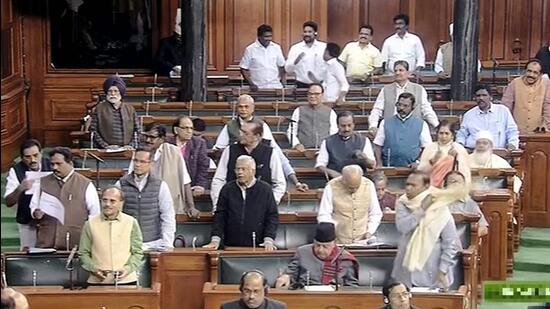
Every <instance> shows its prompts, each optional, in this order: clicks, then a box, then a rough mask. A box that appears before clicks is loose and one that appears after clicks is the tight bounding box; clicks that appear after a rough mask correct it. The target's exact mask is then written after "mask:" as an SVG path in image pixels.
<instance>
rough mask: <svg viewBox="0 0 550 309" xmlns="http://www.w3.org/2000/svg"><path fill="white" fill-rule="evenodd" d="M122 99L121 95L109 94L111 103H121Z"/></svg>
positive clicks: (108, 99)
mask: <svg viewBox="0 0 550 309" xmlns="http://www.w3.org/2000/svg"><path fill="white" fill-rule="evenodd" d="M120 100H121V97H120V96H116V95H111V96H108V97H107V101H109V102H111V103H113V104H114V103H119V102H120Z"/></svg>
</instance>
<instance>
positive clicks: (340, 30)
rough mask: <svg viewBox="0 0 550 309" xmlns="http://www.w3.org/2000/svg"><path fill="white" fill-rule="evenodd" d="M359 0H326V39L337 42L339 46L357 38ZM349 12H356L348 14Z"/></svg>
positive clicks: (359, 15)
mask: <svg viewBox="0 0 550 309" xmlns="http://www.w3.org/2000/svg"><path fill="white" fill-rule="evenodd" d="M360 7H361V1H359V0H350V1H339V0H329V1H328V16H327V21H328V24H329V25H331V26H330V27H328V29H327V31H328V33H327V35H328V41H330V42H334V43H337V44H338V45H340V47H341V48H344V45H345V44H346V43H348V42H350V41H353V40H356V39H357V33H358V32H359V26H360V25H361V21H360V19H361V14H359V12H360ZM350 12H356V13H354V14H350Z"/></svg>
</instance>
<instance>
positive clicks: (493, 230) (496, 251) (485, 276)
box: [472, 189, 513, 281]
mask: <svg viewBox="0 0 550 309" xmlns="http://www.w3.org/2000/svg"><path fill="white" fill-rule="evenodd" d="M472 198H473V199H474V200H475V201H476V202H477V203H478V204H479V207H480V208H481V211H482V212H483V215H485V218H486V219H487V221H488V222H489V234H488V235H486V236H485V237H483V238H482V244H481V262H480V263H481V267H480V279H481V280H482V281H483V280H506V276H507V272H508V268H511V267H512V266H513V250H509V248H510V247H511V246H512V237H513V233H512V229H511V221H512V198H511V195H510V192H509V190H508V189H493V190H488V191H473V192H472Z"/></svg>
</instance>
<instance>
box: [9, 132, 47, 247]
mask: <svg viewBox="0 0 550 309" xmlns="http://www.w3.org/2000/svg"><path fill="white" fill-rule="evenodd" d="M41 151H42V146H41V145H40V142H38V141H37V140H35V139H28V140H26V141H24V142H23V144H21V148H20V152H19V154H20V155H21V161H20V162H19V163H16V164H14V165H13V167H12V168H10V170H9V172H8V177H7V178H6V182H7V183H6V191H5V192H4V200H5V201H6V206H7V207H12V206H13V205H17V215H16V218H15V220H16V221H17V228H18V230H19V244H20V249H21V251H23V250H25V248H27V249H28V248H33V247H36V221H34V220H33V218H32V216H31V209H30V208H29V204H30V203H31V199H32V194H26V193H25V192H26V191H27V190H29V189H31V188H32V185H33V183H34V180H31V179H29V178H28V177H27V172H46V171H50V169H51V164H50V160H49V159H48V158H45V157H42V152H41Z"/></svg>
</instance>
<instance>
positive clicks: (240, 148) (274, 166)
mask: <svg viewBox="0 0 550 309" xmlns="http://www.w3.org/2000/svg"><path fill="white" fill-rule="evenodd" d="M262 135H263V127H262V124H261V123H260V122H259V121H249V122H246V123H244V124H243V125H242V126H241V140H240V142H239V143H235V144H232V145H231V146H229V147H227V148H225V149H224V151H223V153H222V156H221V157H220V161H219V162H218V168H217V169H216V173H215V174H214V178H213V179H212V186H211V190H210V196H211V198H212V202H213V203H214V207H215V206H216V205H217V202H218V195H219V194H220V191H221V190H222V187H223V186H224V185H225V184H226V183H228V182H230V181H231V180H234V179H235V178H236V172H235V164H236V162H237V158H238V157H240V156H241V155H248V156H250V157H252V158H253V159H254V161H255V163H256V165H255V168H254V171H255V176H256V178H258V179H261V180H263V181H265V182H267V183H268V184H270V185H271V186H272V193H273V195H274V198H275V201H276V202H277V204H278V203H279V202H280V201H281V198H282V197H283V195H284V194H285V192H286V190H285V189H286V180H285V175H284V173H283V168H282V167H281V161H280V160H279V156H278V154H277V150H278V149H275V148H273V147H270V146H269V144H268V143H264V142H262ZM279 151H280V150H279ZM256 167H257V168H256Z"/></svg>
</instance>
